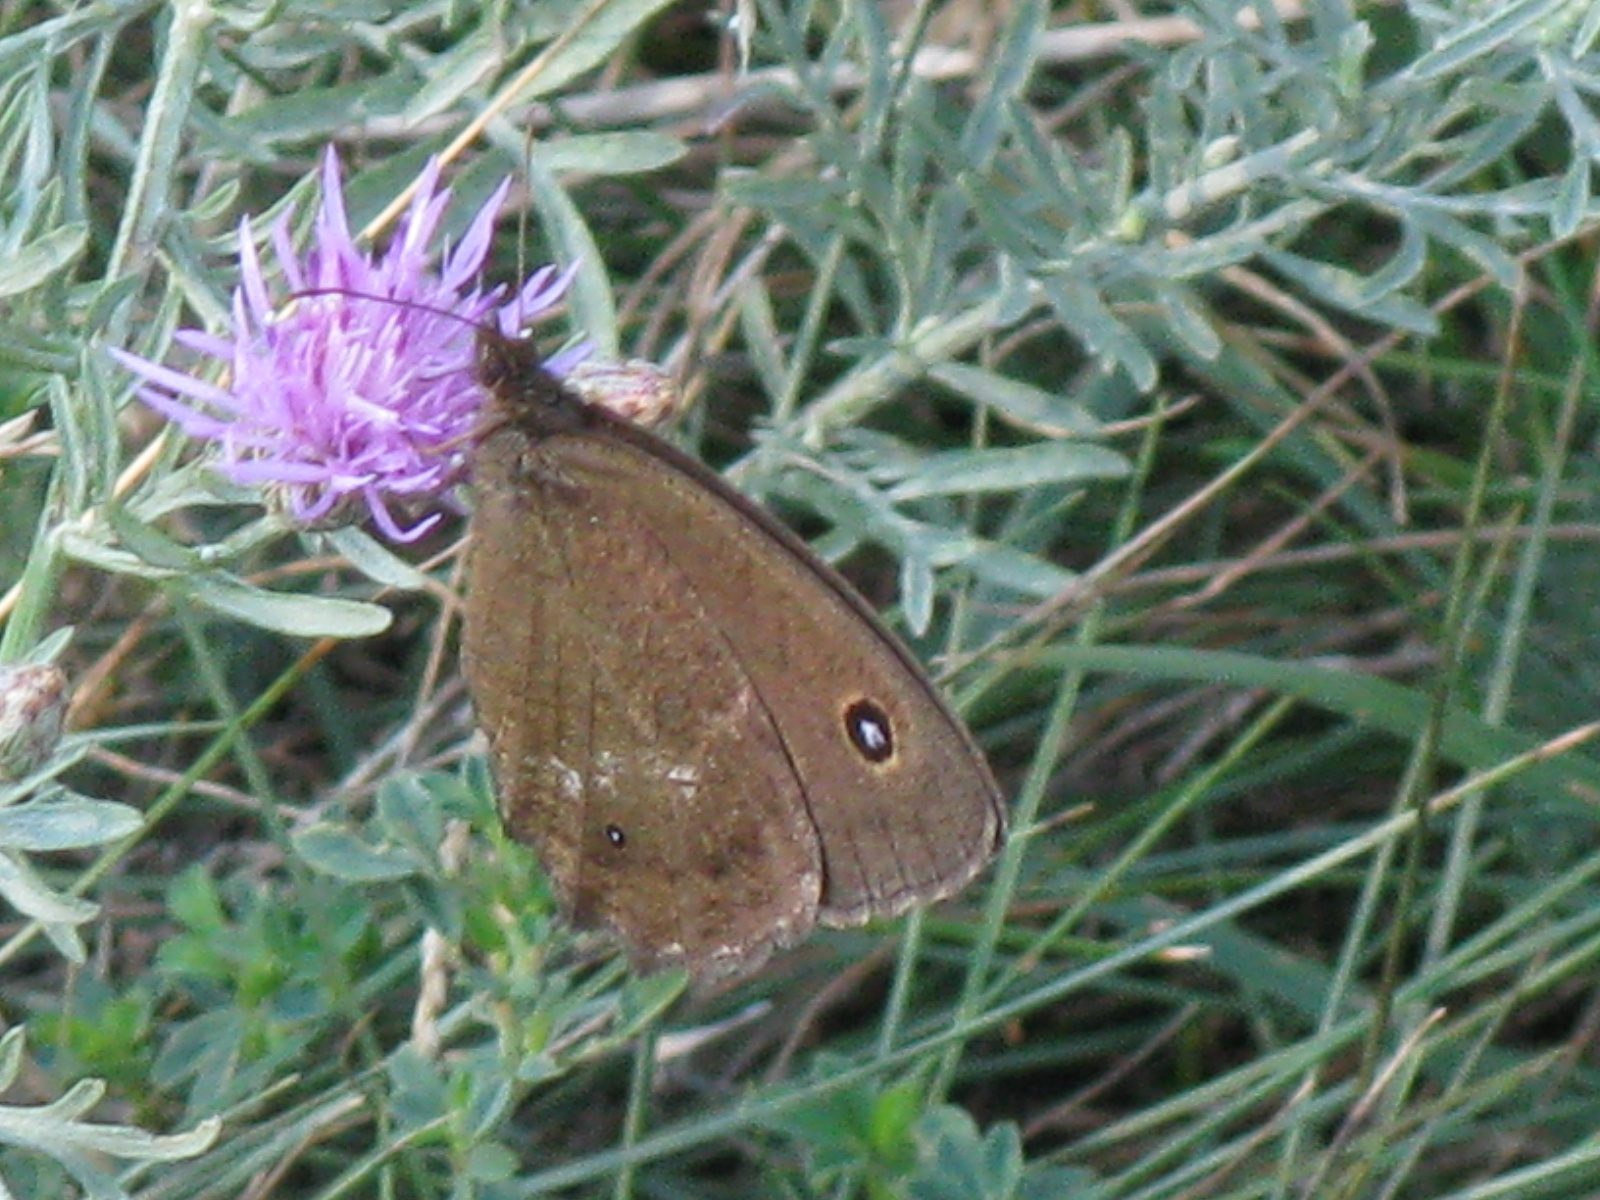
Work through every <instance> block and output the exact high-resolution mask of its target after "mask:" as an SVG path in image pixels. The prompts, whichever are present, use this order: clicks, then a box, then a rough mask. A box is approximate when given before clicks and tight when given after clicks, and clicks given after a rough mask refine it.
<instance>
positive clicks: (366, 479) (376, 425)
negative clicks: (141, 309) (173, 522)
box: [110, 147, 583, 542]
mask: <svg viewBox="0 0 1600 1200" xmlns="http://www.w3.org/2000/svg"><path fill="white" fill-rule="evenodd" d="M438 184H439V166H438V163H437V162H430V163H429V164H428V166H427V168H426V169H425V170H424V171H423V175H422V179H421V181H420V182H419V184H418V187H417V193H416V197H415V198H414V199H413V200H412V202H411V207H410V208H409V209H408V210H407V212H406V214H405V216H404V217H403V218H402V219H401V223H400V226H399V228H398V229H397V230H396V232H395V236H394V239H393V241H392V242H391V243H390V244H389V247H388V249H387V250H386V251H385V252H384V253H383V254H382V255H381V256H374V255H370V254H368V253H366V252H364V251H362V250H361V249H360V248H358V247H357V246H356V244H355V241H354V239H353V238H352V237H351V235H350V226H349V222H348V219H347V218H346V215H345V207H344V197H343V194H342V180H341V176H340V169H339V159H338V156H337V155H336V154H335V153H334V151H333V149H332V148H331V147H330V148H329V150H328V152H327V154H326V156H325V157H324V159H323V166H322V208H321V210H320V211H319V212H318V214H317V220H316V231H315V237H314V239H313V243H312V246H311V249H310V250H309V251H308V252H307V253H306V255H305V258H304V260H303V261H302V259H301V258H300V257H299V256H298V255H297V254H296V252H295V249H294V246H293V244H292V242H291V240H290V235H289V222H290V218H291V216H292V213H286V214H285V215H284V217H283V219H282V220H280V221H278V222H277V223H276V224H275V225H274V226H273V228H272V231H271V241H272V247H273V251H274V254H275V256H276V258H277V260H278V264H279V266H280V268H281V270H282V272H283V281H284V284H285V285H286V287H287V289H288V292H290V293H305V292H316V291H319V290H321V289H327V290H323V291H322V294H318V295H300V296H298V297H297V298H295V299H294V300H293V302H292V304H291V305H289V306H288V307H287V308H285V307H282V306H280V305H278V304H275V303H274V302H273V301H272V300H271V299H270V298H269V295H268V291H267V283H266V278H265V276H264V275H263V273H262V269H261V260H260V258H259V256H258V255H257V253H256V248H255V242H254V239H253V237H252V235H251V230H250V222H249V219H248V218H246V219H245V220H243V221H241V222H240V226H239V279H240V283H239V287H238V288H237V289H236V290H235V291H234V295H233V326H234V328H233V336H232V337H231V338H229V337H218V336H215V335H213V334H209V333H206V332H204V331H203V330H199V329H183V330H179V331H178V332H177V334H175V335H174V340H176V341H178V342H180V343H181V344H182V345H184V346H187V347H188V348H189V349H191V350H194V351H197V352H198V353H200V354H203V355H206V356H208V357H211V358H214V359H217V360H219V361H220V362H222V363H224V364H226V366H227V376H228V382H227V385H226V387H223V386H219V385H217V384H213V383H209V382H207V381H205V380H203V379H200V378H197V377H194V376H191V375H186V374H184V373H182V372H181V371H176V370H173V369H172V368H169V367H163V366H161V365H160V364H159V363H153V362H149V361H147V360H146V359H143V358H139V357H137V356H136V355H133V354H129V353H127V352H126V351H122V350H116V349H112V350H110V353H111V354H112V356H113V357H114V358H116V360H117V361H118V362H120V363H121V364H122V365H124V366H125V367H127V368H128V369H129V370H131V371H133V372H134V373H135V374H137V375H139V376H141V377H142V378H143V379H144V380H145V386H142V387H141V388H140V389H139V396H140V398H141V399H143V400H144V402H145V403H146V404H148V405H149V406H150V407H151V408H153V409H155V410H156V411H157V412H159V413H161V414H163V415H164V416H166V417H167V418H168V419H170V420H172V421H174V422H175V423H177V424H178V425H179V426H180V427H181V428H182V429H183V430H184V432H186V433H188V434H189V435H190V436H191V437H196V438H203V439H206V440H210V441H214V442H216V443H217V445H218V447H219V451H220V456H221V461H220V462H219V463H218V468H219V469H220V470H221V471H222V472H223V473H224V474H225V475H227V477H228V478H230V479H231V480H233V481H234V482H235V483H238V484H242V485H246V486H251V485H255V486H261V487H265V488H266V489H267V490H268V492H269V494H270V495H271V496H272V497H273V498H274V499H276V500H277V501H278V502H280V503H281V504H282V507H283V508H284V509H285V510H286V511H287V512H288V513H289V515H290V516H291V517H292V518H293V519H294V521H295V522H296V523H297V524H298V525H300V526H302V527H305V528H323V527H328V526H330V525H337V524H344V523H348V522H350V521H352V520H354V519H355V514H356V513H357V512H358V511H359V506H361V505H365V507H366V508H367V510H368V511H370V512H371V514H372V518H373V520H374V521H375V522H376V524H377V526H378V528H379V529H380V530H381V531H382V532H383V533H384V534H385V536H387V537H388V538H390V539H391V540H393V541H396V542H409V541H414V540H416V539H417V538H419V537H421V536H422V535H423V534H425V533H427V532H428V530H430V529H431V528H433V526H434V525H435V523H437V521H438V520H439V514H437V513H434V514H432V515H431V516H428V517H425V518H423V519H422V520H421V521H419V522H417V523H416V524H414V525H412V526H411V527H410V528H405V527H403V526H402V525H401V524H400V523H399V522H398V521H397V520H396V519H395V516H394V513H393V511H392V509H391V504H393V503H394V502H395V501H399V502H400V503H401V504H402V505H404V504H407V503H408V502H412V501H416V500H422V499H426V498H429V497H437V496H440V495H442V494H443V493H444V492H445V491H446V490H447V489H448V488H450V487H451V486H452V485H454V484H455V483H457V482H458V481H459V480H460V479H461V478H462V476H463V475H464V474H465V472H466V469H467V456H468V454H469V451H470V438H469V437H468V436H467V435H468V434H470V432H471V430H472V428H473V425H474V422H475V421H476V419H477V415H478V412H479V409H480V408H481V406H482V404H483V400H484V397H483V392H482V389H481V388H480V387H479V385H478V382H477V379H476V377H475V374H474V365H475V362H476V350H475V343H476V338H475V326H477V325H478V324H480V323H481V322H483V321H486V320H493V321H494V322H495V323H496V324H497V325H498V327H499V328H500V330H501V332H502V333H506V334H509V335H517V334H520V333H521V332H522V330H524V329H525V328H526V327H527V325H528V323H529V322H530V321H531V320H532V319H533V318H534V317H536V316H538V315H539V314H540V313H542V312H544V311H545V310H547V309H549V308H550V307H551V306H552V305H554V304H555V303H556V302H557V301H558V300H560V298H561V297H562V295H563V294H564V293H565V292H566V289H567V285H568V284H569V283H570V282H571V280H572V272H571V271H570V270H569V271H566V272H561V273H558V272H557V271H556V269H555V268H554V267H545V268H543V269H542V270H539V271H536V272H535V273H534V274H533V275H532V276H531V277H530V278H529V279H528V281H527V283H526V284H525V285H524V286H523V287H522V289H521V290H520V291H519V292H517V294H516V295H514V296H512V297H511V298H510V299H506V298H505V289H504V288H499V287H497V288H495V289H493V290H491V291H489V292H481V291H480V290H479V289H478V288H477V287H476V286H473V285H472V281H473V280H475V279H476V278H477V277H478V273H479V270H480V268H481V267H482V265H483V260H484V257H485V255H486V254H487V253H488V249H489V239H490V232H491V230H492V228H493V225H494V220H495V217H496V215H497V213H498V212H499V209H500V205H501V203H502V202H503V201H504V200H505V195H506V191H507V188H508V187H509V180H508V181H507V182H505V183H502V184H501V185H500V187H499V188H498V189H497V190H496V191H495V193H494V195H492V196H491V197H489V200H488V202H487V203H485V204H484V206H483V208H482V209H480V210H479V211H478V214H477V216H475V217H474V218H473V220H472V224H471V225H470V227H469V228H468V229H467V232H466V235H465V236H464V237H463V238H462V239H461V243H460V244H459V245H458V246H456V247H455V249H454V250H453V251H452V252H451V253H450V254H449V255H448V256H447V257H446V258H445V260H444V262H443V264H442V266H441V267H440V268H439V270H438V271H437V273H435V272H433V271H431V270H430V267H429V260H430V255H429V252H428V244H429V242H430V241H431V240H432V238H433V234H434V231H435V230H436V229H437V228H438V225H439V219H440V217H441V216H442V215H443V213H444V210H445V207H446V205H447V204H448V203H449V200H450V191H449V189H448V188H447V189H444V190H442V191H441V190H438ZM452 314H453V315H452ZM582 353H583V351H582V350H581V348H580V349H579V351H578V352H576V353H574V352H572V351H568V352H564V353H563V354H560V355H557V356H556V357H555V358H554V359H552V360H551V361H550V362H548V363H547V364H546V366H547V367H549V369H550V370H552V371H554V372H556V373H557V374H562V373H564V371H565V370H566V369H567V368H569V367H570V366H572V365H573V363H575V362H576V361H578V359H580V358H581V357H582Z"/></svg>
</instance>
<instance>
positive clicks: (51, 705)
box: [0, 663, 67, 783]
mask: <svg viewBox="0 0 1600 1200" xmlns="http://www.w3.org/2000/svg"><path fill="white" fill-rule="evenodd" d="M66 715H67V677H66V674H65V673H64V672H63V671H62V670H61V668H60V667H57V666H53V665H52V664H50V663H12V664H11V665H9V666H4V667H0V783H4V782H11V781H14V780H18V779H21V778H23V777H24V776H26V775H30V774H32V773H33V772H34V771H37V770H38V769H39V768H40V767H42V766H43V765H44V764H45V763H47V762H48V761H50V756H51V755H52V754H54V753H55V751H56V745H57V744H58V743H59V742H60V741H61V726H62V724H63V723H64V722H65V720H66Z"/></svg>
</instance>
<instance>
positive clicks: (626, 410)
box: [562, 358, 683, 429]
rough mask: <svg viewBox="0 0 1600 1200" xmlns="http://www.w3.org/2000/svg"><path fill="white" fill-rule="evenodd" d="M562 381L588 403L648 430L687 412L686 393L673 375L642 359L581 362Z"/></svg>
mask: <svg viewBox="0 0 1600 1200" xmlns="http://www.w3.org/2000/svg"><path fill="white" fill-rule="evenodd" d="M562 382H563V383H565V384H566V385H567V386H568V387H569V388H571V389H572V390H573V391H575V392H577V393H578V395H579V396H581V397H583V399H584V401H585V402H587V403H589V404H593V405H595V406H597V407H599V408H603V409H605V410H606V411H607V412H608V413H610V414H612V415H613V416H617V417H621V418H622V419H623V420H625V421H630V422H632V423H633V424H635V425H638V426H641V427H642V428H644V429H654V428H655V427H656V426H658V425H661V424H664V423H665V422H667V421H669V420H671V419H672V418H673V417H675V416H677V415H678V414H679V413H680V412H681V411H682V410H683V392H682V390H681V389H680V388H679V387H678V385H677V383H676V382H674V381H673V378H672V376H671V375H669V374H667V372H666V371H664V370H662V369H661V368H660V367H658V366H656V365H655V363H649V362H645V361H644V360H642V359H637V358H630V359H629V360H628V361H627V362H620V363H618V362H594V361H585V362H581V363H579V364H578V365H577V366H575V367H573V368H572V369H571V370H569V371H568V372H567V373H566V375H565V376H564V377H563V379H562Z"/></svg>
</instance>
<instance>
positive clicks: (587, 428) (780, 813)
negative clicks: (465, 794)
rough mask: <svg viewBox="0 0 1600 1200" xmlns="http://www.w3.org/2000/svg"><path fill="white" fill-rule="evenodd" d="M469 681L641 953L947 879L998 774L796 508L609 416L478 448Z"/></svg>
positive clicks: (692, 944) (572, 858) (776, 927)
mask: <svg viewBox="0 0 1600 1200" xmlns="http://www.w3.org/2000/svg"><path fill="white" fill-rule="evenodd" d="M475 471H476V475H477V486H478V497H479V499H478V510H477V512H476V514H475V516H474V520H473V533H472V538H473V545H472V550H471V556H472V569H471V584H470V586H471V589H472V591H471V595H470V596H469V601H468V607H467V620H466V623H465V629H464V633H463V654H464V662H465V666H466V670H467V675H468V681H469V684H470V685H471V687H472V691H473V694H474V697H475V699H476V701H477V705H478V709H479V716H480V720H481V721H482V723H483V725H484V727H485V729H486V730H487V732H488V736H489V741H490V745H491V749H492V754H493V760H494V764H495V771H496V776H497V778H498V782H499V786H500V790H501V796H502V801H501V803H502V808H503V810H504V813H505V818H506V820H507V822H508V824H509V826H510V828H511V830H512V832H513V834H514V835H515V836H517V837H518V838H519V839H522V840H525V841H528V842H531V843H532V844H534V845H535V846H537V847H538V848H539V850H540V852H541V855H542V856H543V858H544V862H545V866H546V868H547V870H548V871H549V872H550V874H551V877H552V879H553V880H554V882H555V885H556V887H557V889H558V891H559V893H560V894H561V895H562V897H563V898H564V900H565V902H566V904H567V906H568V907H569V908H570V909H571V911H572V914H573V917H574V920H575V921H576V922H577V923H578V924H579V925H583V926H589V925H593V926H602V927H605V928H609V929H612V930H614V931H615V932H616V933H618V934H619V935H620V936H621V937H622V938H623V940H624V941H625V942H627V943H628V944H629V946H630V947H631V948H632V951H633V954H634V957H635V960H636V961H638V962H639V963H640V964H641V965H645V966H655V965H668V964H673V963H683V964H686V965H688V966H689V967H690V968H691V969H692V970H694V971H695V972H696V973H699V974H719V973H730V972H733V971H738V970H744V969H748V968H749V967H751V966H753V965H756V964H757V963H759V961H760V960H761V959H763V958H765V957H766V956H767V955H768V954H769V953H770V952H771V950H772V949H773V948H775V947H777V946H782V945H788V944H791V943H793V942H795V941H798V940H799V939H800V938H801V937H803V936H804V935H805V933H806V932H807V931H808V930H809V929H810V927H811V925H812V924H813V922H814V921H816V920H819V919H820V920H822V921H824V922H826V923H829V924H852V923H858V922H860V921H864V920H866V919H868V918H869V917H871V916H874V915H889V914H894V913H898V912H901V911H904V910H905V909H907V908H909V907H910V906H912V905H913V904H915V903H918V902H923V901H928V900H932V899H935V898H937V897H940V896H944V895H948V894H950V893H951V892H953V891H955V890H956V889H958V888H960V887H961V886H962V885H963V884H965V883H966V882H967V881H968V880H970V879H971V878H972V876H973V875H975V874H976V873H977V872H978V871H979V870H980V869H981V868H982V867H983V865H984V864H985V863H986V862H988V860H989V859H990V858H991V857H992V855H993V854H994V851H995V848H996V847H997V846H998V844H999V842H1000V840H1001V838H1002V837H1003V834H1004V827H1005V820H1004V808H1003V804H1002V800H1001V797H1000V793H999V790H998V788H997V787H996V785H995V783H994V779H993V777H992V776H991V774H990V772H989V769H988V767H987V765H986V764H985V762H984V760H983V757H982V755H981V753H980V752H979V750H978V749H977V747H976V746H975V745H974V743H973V742H972V739H971V737H970V735H969V734H968V733H967V731H966V729H965V727H964V726H963V725H962V724H961V722H960V721H959V719H957V718H956V717H955V716H954V714H953V713H951V711H950V710H949V709H948V707H947V706H946V705H945V703H944V701H943V700H942V699H941V698H940V696H939V694H938V693H937V691H935V689H934V688H933V686H932V684H931V683H929V682H928V680H927V678H926V677H925V676H924V674H923V673H922V671H921V669H920V667H919V666H918V665H917V663H916V661H915V659H914V658H913V657H912V656H911V655H910V653H909V652H908V651H907V650H906V649H905V648H904V647H903V646H901V644H900V643H899V642H898V641H897V640H896V639H895V638H894V637H893V636H892V635H890V634H889V633H888V632H887V631H886V630H884V629H883V627H882V626H881V625H880V624H879V622H878V620H877V618H876V616H875V614H874V613H873V612H872V611H871V609H870V608H869V607H868V606H867V605H866V604H865V602H864V601H862V600H861V599H860V598H859V597H858V596H857V595H856V594H855V593H854V591H853V590H852V589H851V588H850V587H849V585H848V584H847V583H845V581H844V580H843V579H841V578H840V577H839V576H838V575H837V574H836V573H835V572H834V571H833V570H832V569H831V568H829V567H827V566H826V565H825V564H823V563H821V562H819V561H818V560H817V559H816V558H815V557H814V556H813V555H812V554H811V553H810V551H809V550H808V549H807V548H806V547H805V546H804V544H803V543H801V542H800V541H799V540H798V539H797V538H796V537H794V535H793V534H791V533H790V532H789V531H788V530H787V529H786V528H784V527H783V526H781V525H779V524H778V523H777V522H776V521H774V520H773V519H772V518H771V517H770V516H768V515H767V514H766V513H765V512H764V511H762V510H761V509H759V508H757V507H755V506H754V505H752V504H751V503H750V502H749V501H748V500H746V499H745V498H744V497H742V496H740V495H739V494H738V493H736V492H734V491H733V490H732V489H731V488H729V487H728V486H727V485H726V484H725V483H723V482H722V480H721V479H720V478H718V477H717V476H716V475H714V474H713V473H711V472H710V471H707V470H706V469H705V468H704V467H702V466H701V465H700V464H699V463H697V462H695V461H694V460H693V459H690V458H688V457H687V456H686V455H683V454H681V453H679V452H678V451H676V450H675V449H673V448H672V447H671V446H668V445H667V444H666V443H664V442H662V441H660V440H659V439H657V438H655V437H653V436H651V435H650V434H647V433H644V432H642V431H640V430H638V429H636V428H634V427H633V426H630V425H627V424H625V423H622V422H618V421H615V420H612V419H609V418H606V417H605V415H604V414H602V413H597V412H592V413H590V414H588V416H587V418H586V419H585V420H583V421H580V422H575V423H571V424H570V427H566V428H562V429H558V430H551V429H549V428H543V429H540V430H538V431H533V430H531V429H528V428H525V427H520V426H518V425H517V424H516V423H515V422H511V423H508V424H506V425H503V426H501V427H500V428H499V429H498V430H497V431H496V432H494V433H492V434H491V435H489V437H488V438H486V439H485V441H484V442H483V443H482V444H481V445H480V448H479V451H478V454H477V456H476V459H475Z"/></svg>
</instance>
